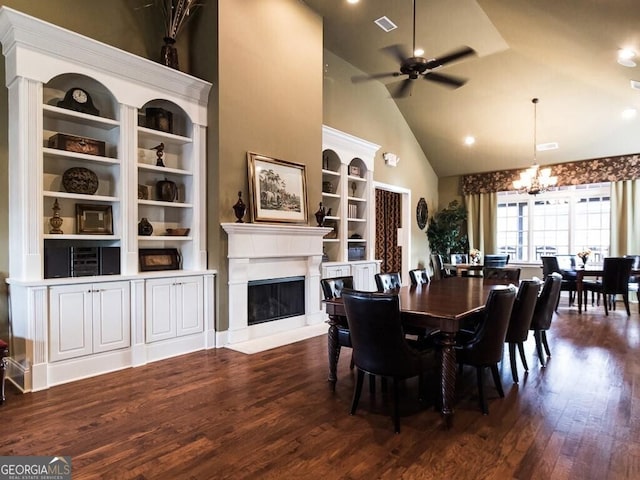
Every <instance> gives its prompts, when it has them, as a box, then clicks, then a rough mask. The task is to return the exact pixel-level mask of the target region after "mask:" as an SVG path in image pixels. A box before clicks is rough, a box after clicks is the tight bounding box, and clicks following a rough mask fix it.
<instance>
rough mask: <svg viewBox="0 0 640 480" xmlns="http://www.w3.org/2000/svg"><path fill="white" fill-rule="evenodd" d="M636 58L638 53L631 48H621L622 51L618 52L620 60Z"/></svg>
mask: <svg viewBox="0 0 640 480" xmlns="http://www.w3.org/2000/svg"><path fill="white" fill-rule="evenodd" d="M635 56H636V52H634V51H633V50H631V49H630V48H621V49H620V50H618V59H619V60H631V59H632V58H633V57H635Z"/></svg>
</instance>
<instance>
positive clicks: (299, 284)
mask: <svg viewBox="0 0 640 480" xmlns="http://www.w3.org/2000/svg"><path fill="white" fill-rule="evenodd" d="M248 296H249V299H248V300H249V302H248V303H249V307H248V312H249V319H248V324H249V325H255V324H256V323H263V322H270V321H272V320H279V319H281V318H288V317H295V316H298V315H304V313H305V311H304V306H305V301H304V277H286V278H272V279H268V280H253V281H250V282H249V289H248Z"/></svg>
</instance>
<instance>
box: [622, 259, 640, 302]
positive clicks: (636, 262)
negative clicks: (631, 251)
mask: <svg viewBox="0 0 640 480" xmlns="http://www.w3.org/2000/svg"><path fill="white" fill-rule="evenodd" d="M625 258H633V266H632V267H631V269H632V270H640V255H625ZM639 284H640V277H638V276H636V275H631V276H630V277H629V291H630V292H636V301H637V302H638V313H640V288H639Z"/></svg>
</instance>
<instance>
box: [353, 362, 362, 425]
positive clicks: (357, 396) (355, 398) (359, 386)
mask: <svg viewBox="0 0 640 480" xmlns="http://www.w3.org/2000/svg"><path fill="white" fill-rule="evenodd" d="M363 382H364V372H363V371H362V370H360V369H358V376H357V378H356V386H355V388H354V390H353V400H352V401H351V412H350V414H351V415H355V413H356V408H358V403H359V402H360V394H361V393H362V383H363Z"/></svg>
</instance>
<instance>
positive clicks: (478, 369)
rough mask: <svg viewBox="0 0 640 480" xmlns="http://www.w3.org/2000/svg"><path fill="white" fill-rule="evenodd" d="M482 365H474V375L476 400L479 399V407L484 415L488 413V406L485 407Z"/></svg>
mask: <svg viewBox="0 0 640 480" xmlns="http://www.w3.org/2000/svg"><path fill="white" fill-rule="evenodd" d="M483 370H484V367H476V377H477V378H478V400H479V401H480V408H481V409H482V413H483V414H484V415H489V407H487V399H486V398H485V395H484V382H483V380H482V377H483V375H482V372H483Z"/></svg>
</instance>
